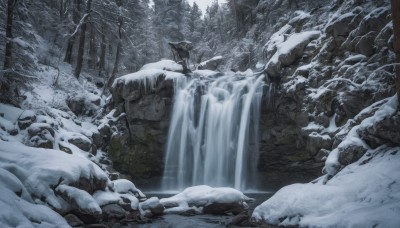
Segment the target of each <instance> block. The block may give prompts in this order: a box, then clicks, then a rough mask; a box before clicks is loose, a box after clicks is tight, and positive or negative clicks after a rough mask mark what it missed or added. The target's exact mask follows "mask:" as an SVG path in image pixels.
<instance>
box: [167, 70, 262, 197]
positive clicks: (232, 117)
mask: <svg viewBox="0 0 400 228" xmlns="http://www.w3.org/2000/svg"><path fill="white" fill-rule="evenodd" d="M263 85H264V83H263V80H262V76H261V77H255V76H250V75H247V76H244V75H240V74H237V75H229V76H221V77H218V78H212V77H198V78H195V79H191V80H188V81H186V80H184V81H179V83H177V84H176V85H175V86H176V87H175V89H176V90H175V101H174V109H173V114H172V120H171V124H170V128H169V135H168V142H167V151H166V156H165V169H164V177H163V189H164V190H180V189H183V188H186V187H188V186H193V185H199V184H207V185H210V186H214V187H217V186H230V187H234V188H236V189H242V190H244V189H246V188H249V187H252V186H251V184H252V183H251V180H254V175H255V170H256V166H257V159H258V125H259V115H260V105H261V97H262V92H263V89H262V87H263Z"/></svg>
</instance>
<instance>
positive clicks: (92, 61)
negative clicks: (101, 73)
mask: <svg viewBox="0 0 400 228" xmlns="http://www.w3.org/2000/svg"><path fill="white" fill-rule="evenodd" d="M88 66H89V68H91V69H95V68H96V40H95V28H94V23H91V24H90V33H89V59H88Z"/></svg>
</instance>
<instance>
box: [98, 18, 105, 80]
mask: <svg viewBox="0 0 400 228" xmlns="http://www.w3.org/2000/svg"><path fill="white" fill-rule="evenodd" d="M101 32H102V34H101V44H100V60H99V76H100V75H101V72H102V71H103V70H104V67H105V65H106V49H107V44H106V26H105V24H103V26H102V29H101Z"/></svg>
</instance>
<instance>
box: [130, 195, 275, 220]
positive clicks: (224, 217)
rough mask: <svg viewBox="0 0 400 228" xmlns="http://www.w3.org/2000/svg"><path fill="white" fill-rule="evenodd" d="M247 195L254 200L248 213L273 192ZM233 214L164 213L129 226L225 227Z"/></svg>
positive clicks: (163, 196) (162, 196)
mask: <svg viewBox="0 0 400 228" xmlns="http://www.w3.org/2000/svg"><path fill="white" fill-rule="evenodd" d="M146 195H147V197H152V196H156V197H159V198H160V199H161V198H166V197H169V196H171V195H167V194H146ZM245 195H247V196H248V197H251V198H254V199H255V201H254V202H251V203H249V207H250V214H251V213H252V212H253V210H254V208H256V207H257V206H258V205H260V204H261V203H263V202H264V201H265V200H267V199H269V198H270V197H271V196H272V195H273V193H252V194H245ZM232 218H233V216H228V215H222V216H221V215H194V216H181V215H173V214H171V215H164V216H162V217H160V218H156V219H153V221H152V223H147V224H136V223H135V224H130V225H129V226H125V227H129V228H133V227H138V228H152V227H160V228H164V227H165V228H175V227H177V228H203V227H205V228H215V227H225V226H226V225H227V224H228V223H230V222H231V220H232Z"/></svg>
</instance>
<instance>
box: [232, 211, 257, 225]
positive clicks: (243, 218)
mask: <svg viewBox="0 0 400 228" xmlns="http://www.w3.org/2000/svg"><path fill="white" fill-rule="evenodd" d="M250 218H251V217H250V216H249V213H248V212H247V211H243V212H241V213H240V214H238V215H236V216H235V217H233V219H232V221H231V222H229V223H228V224H227V227H231V226H246V227H250V226H252V225H251V223H250Z"/></svg>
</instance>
